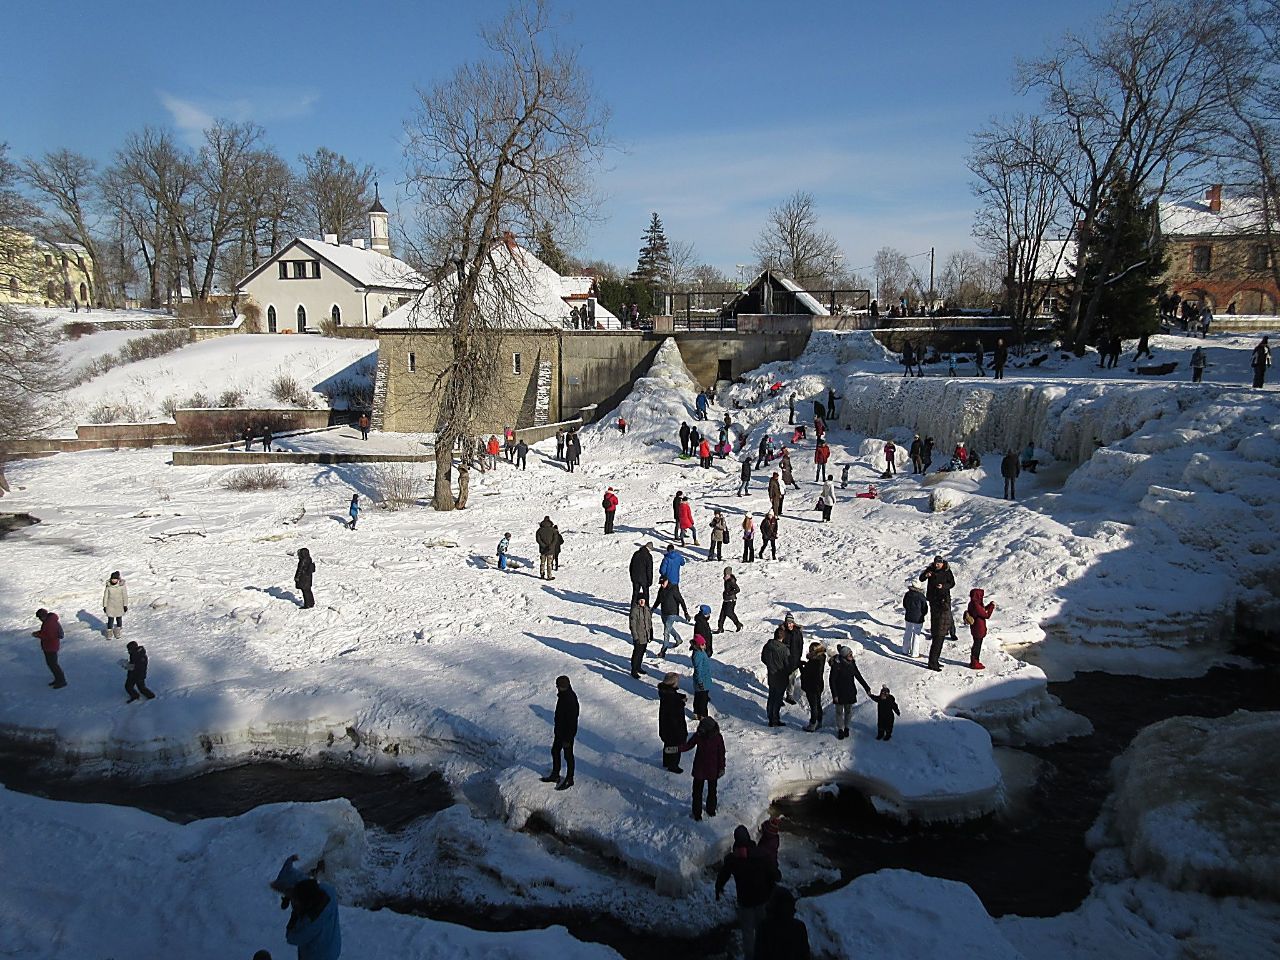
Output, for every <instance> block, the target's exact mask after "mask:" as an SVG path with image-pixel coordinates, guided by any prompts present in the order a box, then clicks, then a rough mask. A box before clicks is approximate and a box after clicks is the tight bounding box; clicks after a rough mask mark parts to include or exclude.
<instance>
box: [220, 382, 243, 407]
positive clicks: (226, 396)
mask: <svg viewBox="0 0 1280 960" xmlns="http://www.w3.org/2000/svg"><path fill="white" fill-rule="evenodd" d="M218 406H220V407H226V408H228V409H234V408H236V407H243V406H244V391H243V390H241V389H240V388H239V387H230V388H228V389H226V390H223V391H222V393H221V394H219V396H218Z"/></svg>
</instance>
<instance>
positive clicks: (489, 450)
mask: <svg viewBox="0 0 1280 960" xmlns="http://www.w3.org/2000/svg"><path fill="white" fill-rule="evenodd" d="M501 449H502V448H501V445H500V444H499V443H498V438H497V436H496V435H495V434H492V433H491V434H489V441H488V442H487V443H486V444H485V448H484V451H485V453H486V454H488V456H489V469H490V470H497V469H498V453H499V451H500V450H501Z"/></svg>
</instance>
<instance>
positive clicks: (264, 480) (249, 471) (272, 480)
mask: <svg viewBox="0 0 1280 960" xmlns="http://www.w3.org/2000/svg"><path fill="white" fill-rule="evenodd" d="M287 486H289V481H288V480H286V479H285V476H284V473H282V472H281V471H280V470H277V469H276V468H275V467H244V468H243V469H241V470H237V471H236V472H235V473H229V474H227V475H226V476H225V477H223V478H222V487H223V489H225V490H232V491H234V492H236V493H253V492H255V491H258V490H283V489H284V488H285V487H287Z"/></svg>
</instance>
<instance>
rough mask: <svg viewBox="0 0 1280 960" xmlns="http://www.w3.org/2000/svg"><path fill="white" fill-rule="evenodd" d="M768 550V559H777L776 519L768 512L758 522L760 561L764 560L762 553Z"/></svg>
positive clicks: (771, 512)
mask: <svg viewBox="0 0 1280 960" xmlns="http://www.w3.org/2000/svg"><path fill="white" fill-rule="evenodd" d="M766 550H768V551H769V554H770V558H771V559H773V560H777V559H778V518H777V517H776V516H775V515H774V513H773V511H772V510H770V511H769V512H768V513H766V514H765V515H764V518H763V519H762V520H761V521H760V559H761V560H763V559H764V552H765V551H766Z"/></svg>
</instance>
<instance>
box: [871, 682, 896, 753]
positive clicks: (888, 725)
mask: <svg viewBox="0 0 1280 960" xmlns="http://www.w3.org/2000/svg"><path fill="white" fill-rule="evenodd" d="M870 696H871V699H872V700H874V701H875V702H876V703H877V704H878V706H877V707H876V739H877V740H892V739H893V718H894V716H895V715H897V716H902V711H901V710H899V709H898V701H897V700H895V699H894V698H893V694H892V693H890V692H889V688H888V687H881V688H880V694H879V695H878V696H877V695H876V694H874V693H873V694H870Z"/></svg>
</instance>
